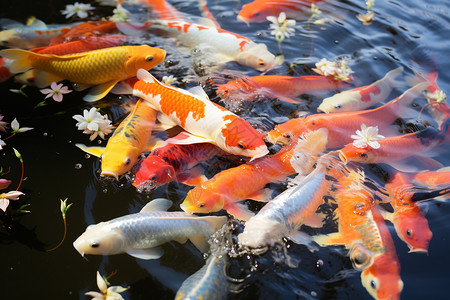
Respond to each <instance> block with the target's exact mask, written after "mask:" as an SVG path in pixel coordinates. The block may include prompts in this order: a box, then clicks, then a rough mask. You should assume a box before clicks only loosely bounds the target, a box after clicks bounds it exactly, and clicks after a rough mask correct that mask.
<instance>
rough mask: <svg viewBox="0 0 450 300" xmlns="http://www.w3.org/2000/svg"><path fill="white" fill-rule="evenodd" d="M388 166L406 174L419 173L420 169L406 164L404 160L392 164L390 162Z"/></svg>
mask: <svg viewBox="0 0 450 300" xmlns="http://www.w3.org/2000/svg"><path fill="white" fill-rule="evenodd" d="M387 164H388V165H390V166H391V167H393V168H394V169H396V170H397V171H400V172H406V173H414V172H419V168H418V167H417V166H416V164H408V163H406V162H405V160H404V159H402V160H399V161H391V162H388V163H387Z"/></svg>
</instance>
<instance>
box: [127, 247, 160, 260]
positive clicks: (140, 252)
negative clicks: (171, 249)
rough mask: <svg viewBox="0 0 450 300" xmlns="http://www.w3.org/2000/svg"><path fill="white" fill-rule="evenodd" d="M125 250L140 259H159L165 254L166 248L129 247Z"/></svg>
mask: <svg viewBox="0 0 450 300" xmlns="http://www.w3.org/2000/svg"><path fill="white" fill-rule="evenodd" d="M125 252H126V253H127V254H129V255H131V256H133V257H136V258H140V259H158V258H160V257H161V256H163V254H164V250H163V249H162V248H161V247H154V248H149V249H127V250H126V251H125Z"/></svg>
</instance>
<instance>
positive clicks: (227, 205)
mask: <svg viewBox="0 0 450 300" xmlns="http://www.w3.org/2000/svg"><path fill="white" fill-rule="evenodd" d="M326 135H327V133H326V130H324V129H322V130H317V131H314V132H311V133H309V134H307V135H306V134H305V137H304V138H301V139H299V141H298V142H297V143H293V144H292V145H289V146H286V147H284V148H283V149H282V150H280V151H279V152H278V153H276V154H274V155H270V156H266V157H264V158H261V159H259V160H257V161H254V162H250V163H247V164H243V165H240V166H237V167H234V168H230V169H226V170H223V171H222V172H220V173H218V174H216V175H215V176H214V177H213V178H211V179H210V180H208V181H205V182H203V183H201V184H200V185H198V186H196V187H195V188H194V189H192V190H190V191H189V192H188V194H187V196H186V198H185V199H184V201H183V203H182V204H181V208H182V209H183V210H184V211H185V212H187V213H194V212H197V213H208V212H215V211H219V210H221V209H225V210H227V211H228V213H230V214H232V215H233V216H234V217H236V218H238V219H241V220H248V219H249V218H250V217H252V216H253V213H252V212H251V211H249V210H248V208H247V207H246V206H245V205H244V204H240V203H237V202H239V201H242V200H245V199H253V200H256V201H268V200H269V198H270V190H269V193H268V191H267V190H265V189H264V186H265V185H266V184H267V183H270V182H274V181H279V180H284V179H285V178H286V177H287V176H289V175H292V174H295V173H297V172H300V173H302V174H303V175H305V174H309V173H310V172H311V171H312V170H313V166H314V164H315V162H316V160H317V158H318V157H317V154H318V153H320V152H322V151H324V150H325V144H326Z"/></svg>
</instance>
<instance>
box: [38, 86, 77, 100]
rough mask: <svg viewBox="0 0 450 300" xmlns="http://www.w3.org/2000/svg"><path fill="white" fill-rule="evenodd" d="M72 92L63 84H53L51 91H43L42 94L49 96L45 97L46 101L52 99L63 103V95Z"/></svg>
mask: <svg viewBox="0 0 450 300" xmlns="http://www.w3.org/2000/svg"><path fill="white" fill-rule="evenodd" d="M70 92H72V90H69V88H68V87H67V86H63V84H62V83H60V84H57V83H56V82H52V84H51V85H50V88H49V89H42V90H41V93H42V94H47V96H45V99H47V98H49V97H52V98H53V100H55V101H56V102H61V101H62V99H63V95H64V94H68V93H70Z"/></svg>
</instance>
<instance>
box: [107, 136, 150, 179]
mask: <svg viewBox="0 0 450 300" xmlns="http://www.w3.org/2000/svg"><path fill="white" fill-rule="evenodd" d="M140 155H141V150H140V149H139V148H138V147H134V146H132V145H130V144H128V143H122V142H120V141H118V142H113V141H110V142H108V144H107V146H106V149H105V152H104V153H103V155H102V165H101V169H102V172H101V174H100V176H104V177H113V178H115V179H116V180H119V176H120V175H123V174H125V173H127V172H128V171H130V170H131V168H132V167H133V166H134V165H135V164H136V162H137V161H138V159H139V156H140Z"/></svg>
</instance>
